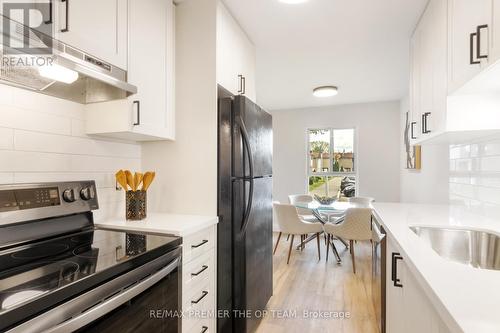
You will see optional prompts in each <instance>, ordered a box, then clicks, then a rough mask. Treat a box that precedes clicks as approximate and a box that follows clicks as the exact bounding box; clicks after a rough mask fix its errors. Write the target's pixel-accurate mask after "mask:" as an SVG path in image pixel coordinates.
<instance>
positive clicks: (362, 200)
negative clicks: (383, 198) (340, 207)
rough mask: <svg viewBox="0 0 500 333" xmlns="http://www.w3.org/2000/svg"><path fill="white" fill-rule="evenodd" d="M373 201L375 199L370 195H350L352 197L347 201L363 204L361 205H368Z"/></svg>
mask: <svg viewBox="0 0 500 333" xmlns="http://www.w3.org/2000/svg"><path fill="white" fill-rule="evenodd" d="M374 201H375V199H373V198H371V197H352V198H349V202H352V203H355V204H359V205H363V206H369V205H371V204H372V202H374Z"/></svg>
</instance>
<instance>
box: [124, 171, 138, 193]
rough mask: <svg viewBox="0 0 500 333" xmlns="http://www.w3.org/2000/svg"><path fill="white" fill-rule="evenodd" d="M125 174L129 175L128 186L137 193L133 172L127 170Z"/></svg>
mask: <svg viewBox="0 0 500 333" xmlns="http://www.w3.org/2000/svg"><path fill="white" fill-rule="evenodd" d="M125 174H126V175H127V183H128V186H130V188H131V189H132V191H135V190H136V188H135V184H134V176H133V175H132V172H130V170H125Z"/></svg>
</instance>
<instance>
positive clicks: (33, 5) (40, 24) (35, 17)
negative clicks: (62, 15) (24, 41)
mask: <svg viewBox="0 0 500 333" xmlns="http://www.w3.org/2000/svg"><path fill="white" fill-rule="evenodd" d="M5 5H11V6H13V8H11V9H10V10H4V7H5ZM16 5H19V9H14V8H15V7H16ZM23 7H24V8H30V9H33V10H32V11H30V18H29V22H24V11H23V10H22V9H21V8H23ZM5 9H6V8H5ZM0 14H2V15H5V16H6V17H8V18H10V19H12V20H14V21H17V22H19V23H22V24H24V25H27V26H29V27H30V28H32V29H35V30H38V31H41V32H43V33H45V34H47V35H51V36H53V34H54V26H55V9H54V6H53V5H51V2H50V1H49V0H32V1H29V2H27V1H26V0H0Z"/></svg>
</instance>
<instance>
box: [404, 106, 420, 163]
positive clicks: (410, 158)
mask: <svg viewBox="0 0 500 333" xmlns="http://www.w3.org/2000/svg"><path fill="white" fill-rule="evenodd" d="M410 127H411V121H410V113H409V112H406V122H405V132H404V143H405V151H406V169H409V170H420V169H421V168H422V147H421V146H420V145H412V144H411V141H410V140H411V137H410V135H411V129H410Z"/></svg>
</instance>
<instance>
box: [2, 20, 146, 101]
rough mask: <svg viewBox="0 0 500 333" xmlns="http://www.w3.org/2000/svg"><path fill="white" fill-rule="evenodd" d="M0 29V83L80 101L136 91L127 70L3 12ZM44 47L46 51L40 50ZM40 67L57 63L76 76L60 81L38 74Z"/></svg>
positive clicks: (112, 97)
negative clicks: (10, 17) (68, 81)
mask: <svg viewBox="0 0 500 333" xmlns="http://www.w3.org/2000/svg"><path fill="white" fill-rule="evenodd" d="M6 26H9V27H10V28H9V29H7V30H8V31H4V30H5V29H4V27H6ZM0 29H2V42H1V45H0V47H1V49H0V56H1V62H0V82H1V83H6V84H9V85H14V86H17V87H21V88H25V89H30V90H33V91H37V92H40V93H43V94H47V95H51V96H55V97H59V98H63V99H67V100H71V101H74V102H78V103H82V104H88V103H96V102H104V101H110V100H115V99H122V98H126V97H127V96H130V95H132V94H135V93H137V87H136V86H134V85H132V84H129V83H127V72H126V71H125V70H123V69H121V68H118V67H116V66H113V65H111V64H109V63H107V62H105V61H103V60H101V59H98V58H97V57H94V56H92V55H91V54H88V53H85V52H84V51H81V50H79V49H77V48H75V47H72V46H70V45H67V44H65V43H63V42H61V41H59V40H56V39H54V38H52V37H50V36H48V35H46V34H43V33H41V32H39V31H36V30H34V29H30V28H28V27H26V26H24V25H23V24H21V23H19V22H17V21H14V20H11V19H9V18H7V17H5V16H0ZM12 45H15V46H16V47H14V46H12ZM26 46H29V48H27V47H26ZM44 49H45V50H47V51H49V52H47V51H45V52H42V51H41V50H44ZM42 67H43V68H45V69H51V70H52V69H55V68H54V67H58V68H59V69H61V70H63V71H64V72H66V73H70V74H72V76H73V77H74V78H76V77H78V78H77V79H76V80H75V81H74V82H72V83H64V82H61V81H59V80H56V79H54V78H49V77H50V76H49V77H47V75H42V74H41V68H42ZM75 72H76V73H78V75H77V74H76V73H75ZM73 74H74V75H73Z"/></svg>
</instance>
